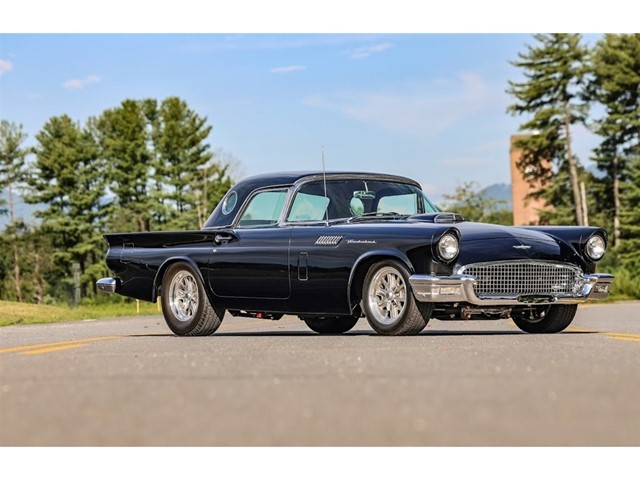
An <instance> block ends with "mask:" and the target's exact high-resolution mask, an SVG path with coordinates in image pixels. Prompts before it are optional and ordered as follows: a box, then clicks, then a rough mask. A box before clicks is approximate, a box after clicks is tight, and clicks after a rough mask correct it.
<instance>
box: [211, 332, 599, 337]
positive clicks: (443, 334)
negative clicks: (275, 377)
mask: <svg viewBox="0 0 640 480" xmlns="http://www.w3.org/2000/svg"><path fill="white" fill-rule="evenodd" d="M594 333H598V332H595V331H594V332H561V333H559V334H547V335H585V334H594ZM514 335H528V336H536V335H532V334H530V333H526V332H519V331H513V332H510V331H501V330H495V331H473V330H464V331H450V330H436V331H428V332H421V333H419V334H418V335H412V336H409V337H406V336H404V337H387V338H411V337H414V338H415V337H483V336H484V337H486V336H514ZM539 335H540V334H538V335H537V336H539ZM212 336H213V337H319V338H320V337H336V336H339V337H362V336H378V337H382V335H380V334H378V333H376V332H373V331H351V332H347V333H342V334H340V333H337V334H318V333H315V332H301V331H297V330H295V331H277V332H272V331H271V332H266V331H264V332H216V333H214V334H213V335H212Z"/></svg>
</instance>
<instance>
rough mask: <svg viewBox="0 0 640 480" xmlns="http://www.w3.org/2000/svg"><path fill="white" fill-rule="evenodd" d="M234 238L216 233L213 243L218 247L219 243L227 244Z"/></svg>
mask: <svg viewBox="0 0 640 480" xmlns="http://www.w3.org/2000/svg"><path fill="white" fill-rule="evenodd" d="M234 238H235V237H234V236H233V235H229V234H226V233H217V234H216V236H215V237H214V238H213V241H214V242H216V243H217V244H218V245H220V244H221V243H229V242H230V241H231V240H233V239H234Z"/></svg>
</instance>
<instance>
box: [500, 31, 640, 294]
mask: <svg viewBox="0 0 640 480" xmlns="http://www.w3.org/2000/svg"><path fill="white" fill-rule="evenodd" d="M533 40H534V43H533V44H532V45H528V46H526V51H524V52H521V53H520V54H519V55H518V59H517V60H515V61H513V62H512V64H513V65H514V66H515V67H517V68H518V69H519V71H520V72H521V73H522V76H523V78H524V79H523V80H522V81H511V82H509V86H508V89H507V92H508V93H509V94H510V95H511V96H512V97H513V98H514V100H515V101H514V103H513V104H512V105H510V106H509V108H508V111H509V112H510V113H512V114H513V115H518V116H523V117H525V121H524V122H523V123H522V125H521V129H522V130H524V131H526V132H529V133H530V135H527V136H524V137H523V138H522V139H521V140H519V146H520V147H521V148H522V149H523V152H524V153H523V157H522V160H521V162H520V165H519V168H520V169H521V170H522V172H523V173H525V175H526V176H528V177H529V178H531V179H532V180H539V181H540V182H541V188H540V189H539V190H537V191H536V192H534V194H533V195H534V196H536V197H538V198H542V199H543V200H544V201H545V202H546V204H547V206H548V208H547V209H545V210H543V211H542V212H541V222H542V223H546V224H569V225H571V224H576V225H585V224H587V223H590V224H593V225H599V226H603V227H605V228H606V229H607V231H608V232H609V233H610V245H612V246H613V250H612V254H610V255H608V257H609V259H608V261H609V262H610V264H611V266H612V267H616V266H620V267H621V268H622V269H624V270H625V271H626V273H628V274H631V275H630V277H631V278H633V277H635V278H636V279H637V275H638V274H640V34H606V35H604V36H603V37H602V38H601V39H600V40H599V41H598V42H597V43H596V44H595V45H593V46H591V47H590V46H587V45H585V44H584V41H583V38H582V36H581V35H579V34H544V35H543V34H540V35H534V37H533ZM579 125H581V126H584V127H586V128H588V129H589V130H590V131H592V132H593V133H595V134H596V135H597V138H598V145H597V146H596V147H595V149H594V150H593V151H592V152H591V156H590V158H589V160H591V161H592V162H594V164H595V166H596V169H590V170H589V169H587V168H585V166H584V163H583V162H581V160H580V159H579V158H578V157H577V156H576V154H575V152H574V149H573V148H572V146H573V138H574V136H575V131H576V127H577V126H579ZM594 170H595V171H594ZM581 185H584V188H583V189H584V193H583V192H581ZM636 285H637V281H636ZM636 290H640V289H637V288H636Z"/></svg>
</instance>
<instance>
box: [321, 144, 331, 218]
mask: <svg viewBox="0 0 640 480" xmlns="http://www.w3.org/2000/svg"><path fill="white" fill-rule="evenodd" d="M320 149H321V151H322V180H323V182H324V198H326V199H327V200H328V199H329V197H327V170H326V168H325V167H324V145H322V146H321V147H320ZM324 216H325V222H326V224H327V227H328V226H329V203H327V206H326V208H325V210H324Z"/></svg>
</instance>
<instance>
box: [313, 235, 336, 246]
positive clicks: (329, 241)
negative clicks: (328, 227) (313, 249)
mask: <svg viewBox="0 0 640 480" xmlns="http://www.w3.org/2000/svg"><path fill="white" fill-rule="evenodd" d="M340 240H342V235H323V236H321V237H319V238H318V240H316V245H337V244H338V243H340Z"/></svg>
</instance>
